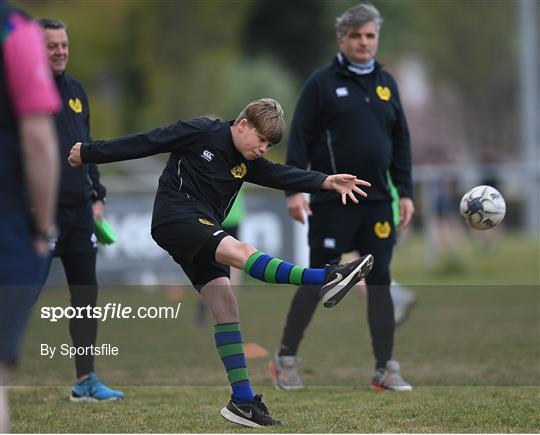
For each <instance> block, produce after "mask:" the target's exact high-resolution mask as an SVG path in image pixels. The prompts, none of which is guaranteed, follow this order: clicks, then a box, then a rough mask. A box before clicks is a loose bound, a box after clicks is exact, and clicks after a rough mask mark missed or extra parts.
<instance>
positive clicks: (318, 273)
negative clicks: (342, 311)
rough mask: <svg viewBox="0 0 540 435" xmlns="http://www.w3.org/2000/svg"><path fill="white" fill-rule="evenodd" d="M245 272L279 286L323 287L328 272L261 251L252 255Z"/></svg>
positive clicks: (245, 266)
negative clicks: (296, 263)
mask: <svg viewBox="0 0 540 435" xmlns="http://www.w3.org/2000/svg"><path fill="white" fill-rule="evenodd" d="M244 271H245V272H246V273H248V274H249V275H250V276H252V277H253V278H255V279H258V280H260V281H264V282H270V283H277V284H294V285H301V284H308V285H321V284H323V283H324V281H325V280H326V270H324V269H310V268H307V267H301V266H296V265H294V264H292V263H288V262H286V261H283V260H280V259H279V258H274V257H271V256H270V255H266V254H264V253H262V252H261V251H257V252H254V253H253V254H251V255H250V257H249V258H248V260H247V261H246V264H245V265H244Z"/></svg>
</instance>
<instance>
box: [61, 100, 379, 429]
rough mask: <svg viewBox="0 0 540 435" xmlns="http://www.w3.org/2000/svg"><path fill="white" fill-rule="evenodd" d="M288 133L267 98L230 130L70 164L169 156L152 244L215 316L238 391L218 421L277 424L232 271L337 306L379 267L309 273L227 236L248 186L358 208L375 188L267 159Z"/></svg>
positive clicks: (167, 135)
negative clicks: (252, 367) (227, 222)
mask: <svg viewBox="0 0 540 435" xmlns="http://www.w3.org/2000/svg"><path fill="white" fill-rule="evenodd" d="M284 130H285V121H284V119H283V110H282V108H281V106H280V105H279V103H278V102H277V101H275V100H273V99H271V98H264V99H260V100H255V101H252V102H251V103H249V104H248V105H247V106H246V107H245V108H244V110H242V112H241V113H240V114H239V115H238V117H237V118H236V120H235V121H232V122H229V121H222V120H210V119H207V118H195V119H192V120H189V121H178V122H177V123H176V124H172V125H169V126H167V127H163V128H158V129H155V130H152V131H150V132H148V133H138V134H132V135H128V136H124V137H121V138H118V139H113V140H110V141H95V142H91V143H85V144H81V143H77V144H75V145H74V146H73V148H72V149H71V152H70V155H69V163H70V164H71V165H72V166H78V165H81V164H85V163H108V162H117V161H122V160H130V159H137V158H142V157H147V156H151V155H154V154H159V153H166V152H168V153H170V156H169V160H168V162H167V165H166V167H165V169H164V170H163V173H162V174H161V177H160V179H159V187H158V190H157V193H156V198H155V202H154V210H153V214H152V237H153V239H154V240H155V241H156V243H157V244H158V245H159V246H160V247H162V248H163V249H165V250H166V251H167V252H168V253H169V254H170V255H171V257H172V258H173V259H174V261H175V262H176V263H178V264H179V265H180V266H181V267H182V269H183V270H184V272H185V273H186V275H187V276H188V278H189V279H190V281H191V282H192V284H193V286H194V287H195V289H196V290H197V291H199V292H200V294H201V296H202V297H203V299H204V300H205V302H206V303H207V305H208V307H209V309H210V311H211V312H212V315H213V317H214V320H215V323H216V325H215V334H214V336H215V342H216V347H217V350H218V353H219V356H220V358H221V360H222V362H223V365H224V366H225V370H226V371H227V376H228V379H229V382H230V384H231V387H232V396H231V400H230V401H229V403H228V404H227V406H226V407H224V408H223V409H222V410H221V415H222V416H223V417H224V418H226V419H227V420H229V421H231V422H234V423H237V424H240V425H244V426H249V427H259V426H271V425H275V424H280V422H279V421H278V420H276V419H274V418H272V416H271V415H270V412H269V410H268V408H267V407H266V405H265V404H264V403H263V402H262V400H261V396H260V395H255V394H254V393H253V390H252V388H251V384H250V382H249V377H248V372H247V367H246V360H245V356H244V350H243V345H242V335H241V332H240V323H239V318H240V317H239V311H238V304H237V302H236V298H235V296H234V294H233V292H232V289H231V286H230V282H229V271H230V269H229V267H230V266H232V267H236V268H238V269H242V270H244V271H245V272H246V273H248V274H249V275H250V276H252V277H253V278H256V279H258V280H261V281H264V282H270V283H279V284H292V285H301V284H309V285H313V286H317V287H315V288H314V291H318V292H319V296H320V297H321V298H322V300H323V304H324V306H325V307H327V308H331V307H333V306H335V305H336V304H337V303H338V302H339V301H340V300H341V299H342V298H343V297H344V296H345V295H346V294H347V292H348V291H349V290H350V289H351V288H352V287H353V286H354V285H355V284H356V283H357V282H358V281H360V280H362V279H363V278H364V277H365V276H366V275H367V274H368V273H369V271H370V270H371V267H372V265H373V257H372V256H371V255H366V256H363V257H361V258H359V259H357V260H356V261H354V262H351V263H348V264H344V265H329V266H327V267H326V268H325V269H310V268H304V267H301V266H297V265H294V264H291V263H288V262H286V261H283V260H280V259H278V258H273V257H271V256H270V255H267V254H264V253H262V252H260V251H258V250H257V249H256V248H254V247H253V246H251V245H249V244H248V243H245V242H242V241H239V240H236V239H235V238H233V237H231V236H230V235H229V234H227V232H226V231H224V230H223V229H222V228H221V223H222V222H223V220H224V218H225V216H226V215H227V213H228V211H229V208H230V207H231V205H232V204H233V202H234V199H235V197H236V195H237V194H238V191H239V190H240V187H241V186H242V183H243V182H245V181H247V182H251V183H255V184H259V185H262V186H266V187H271V188H274V189H280V190H288V191H296V192H308V193H312V192H317V191H319V190H334V191H336V192H337V193H339V194H341V199H342V203H343V204H346V202H347V198H349V199H350V200H351V201H353V202H354V203H358V199H357V198H356V196H355V193H357V194H359V195H361V196H364V197H365V196H367V195H366V193H365V192H364V191H363V190H361V189H360V188H359V187H358V186H370V183H368V182H367V181H363V180H359V179H357V178H356V176H354V175H348V174H337V175H326V174H323V173H322V172H317V171H305V170H301V169H297V168H293V167H290V166H286V165H281V164H276V163H272V162H270V161H268V160H266V159H265V158H263V157H262V156H263V155H264V154H265V153H266V152H267V151H268V149H269V147H270V146H271V145H272V144H277V143H279V142H280V141H281V138H282V136H283V132H284ZM319 286H320V289H319ZM316 289H317V290H316Z"/></svg>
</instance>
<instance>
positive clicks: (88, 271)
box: [45, 203, 98, 377]
mask: <svg viewBox="0 0 540 435" xmlns="http://www.w3.org/2000/svg"><path fill="white" fill-rule="evenodd" d="M57 224H58V230H59V235H58V240H57V243H56V246H55V249H54V253H53V255H54V256H55V257H60V260H61V261H62V265H63V267H64V273H65V275H66V281H67V283H68V287H69V294H70V303H71V306H72V307H75V308H76V307H86V306H88V305H90V306H91V307H95V306H96V304H97V295H98V285H97V278H96V254H97V247H96V238H95V235H94V220H93V217H92V206H91V204H90V203H88V204H86V205H83V206H80V207H67V206H64V207H60V208H59V209H58V216H57ZM51 261H52V258H51ZM49 269H50V263H49V267H48V268H47V271H48V270H49ZM46 278H47V277H46V276H45V280H46ZM83 313H85V312H84V311H83ZM97 325H98V319H93V318H82V319H77V318H73V319H70V321H69V334H70V336H71V340H72V342H73V346H75V347H86V346H91V345H95V344H96V339H97ZM75 370H76V374H77V377H81V376H83V375H87V374H89V373H91V372H93V371H94V356H93V355H76V356H75Z"/></svg>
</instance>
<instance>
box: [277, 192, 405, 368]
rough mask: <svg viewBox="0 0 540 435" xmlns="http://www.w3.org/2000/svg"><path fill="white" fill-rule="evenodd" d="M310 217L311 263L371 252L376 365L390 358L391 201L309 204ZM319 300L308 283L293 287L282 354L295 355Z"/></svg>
mask: <svg viewBox="0 0 540 435" xmlns="http://www.w3.org/2000/svg"><path fill="white" fill-rule="evenodd" d="M311 208H312V211H313V215H312V216H310V220H309V241H310V267H312V268H319V267H324V266H325V265H326V264H329V263H331V262H333V261H335V260H336V259H338V258H339V257H340V255H341V254H343V253H346V252H350V251H353V250H357V251H359V252H360V253H361V254H362V255H365V254H372V255H373V256H374V257H375V262H374V265H373V269H372V270H371V272H370V274H369V275H368V276H367V278H366V283H367V289H368V304H367V305H368V306H367V310H368V323H369V328H370V333H371V339H372V346H373V352H374V355H375V360H376V365H377V367H382V366H384V365H385V364H386V361H388V360H389V359H391V357H392V348H393V341H394V329H395V322H394V306H393V303H392V298H391V297H390V281H391V277H390V263H391V260H392V251H393V248H394V244H395V235H394V232H395V228H394V225H393V223H392V222H393V220H392V207H391V203H390V202H386V201H381V202H373V203H368V204H366V203H364V204H362V203H360V205H351V206H345V207H340V206H339V205H336V206H332V205H331V204H312V205H311ZM318 302H319V297H318V294H317V292H314V291H313V288H310V287H308V286H301V287H299V288H298V289H297V291H296V293H295V295H294V297H293V301H292V303H291V307H290V309H289V313H288V315H287V322H286V324H285V329H284V331H283V337H282V341H281V346H280V351H279V353H280V355H296V354H297V352H298V347H299V345H300V341H301V340H302V338H303V336H304V331H305V330H306V328H307V326H308V325H309V322H310V321H311V318H312V316H313V313H314V312H315V309H316V307H317V304H318Z"/></svg>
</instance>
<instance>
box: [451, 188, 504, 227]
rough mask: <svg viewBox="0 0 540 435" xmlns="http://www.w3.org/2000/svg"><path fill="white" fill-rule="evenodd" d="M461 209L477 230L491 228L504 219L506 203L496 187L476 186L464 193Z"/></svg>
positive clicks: (469, 223)
mask: <svg viewBox="0 0 540 435" xmlns="http://www.w3.org/2000/svg"><path fill="white" fill-rule="evenodd" d="M459 211H460V213H461V216H463V219H465V222H466V223H467V224H468V225H469V226H471V227H472V228H474V229H475V230H489V229H490V228H493V227H494V226H495V225H497V224H498V223H499V222H500V221H502V220H503V218H504V215H505V213H506V203H505V202H504V198H503V197H502V195H501V193H500V192H499V191H498V190H497V189H495V188H494V187H491V186H476V187H473V188H472V189H471V190H469V191H468V192H467V193H466V194H465V195H463V198H461V203H460V204H459Z"/></svg>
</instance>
